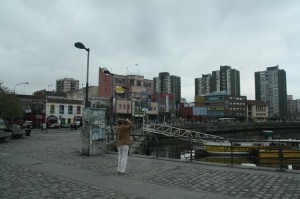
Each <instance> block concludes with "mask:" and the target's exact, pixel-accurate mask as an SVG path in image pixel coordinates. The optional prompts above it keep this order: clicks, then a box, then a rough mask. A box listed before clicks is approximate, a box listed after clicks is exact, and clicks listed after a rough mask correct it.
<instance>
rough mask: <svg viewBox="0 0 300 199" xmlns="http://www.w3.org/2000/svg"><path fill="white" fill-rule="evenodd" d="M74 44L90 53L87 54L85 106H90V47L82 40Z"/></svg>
mask: <svg viewBox="0 0 300 199" xmlns="http://www.w3.org/2000/svg"><path fill="white" fill-rule="evenodd" d="M74 46H75V47H76V48H79V49H85V50H86V51H87V52H88V54H87V72H86V86H85V108H88V107H89V99H88V96H89V60H90V49H89V48H86V47H85V46H84V45H83V43H81V42H76V43H75V44H74Z"/></svg>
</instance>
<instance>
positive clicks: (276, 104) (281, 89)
mask: <svg viewBox="0 0 300 199" xmlns="http://www.w3.org/2000/svg"><path fill="white" fill-rule="evenodd" d="M286 87H287V86H286V73H285V71H284V70H280V69H279V66H278V65H277V66H273V67H267V70H266V71H259V72H255V99H256V100H261V101H263V102H266V103H267V104H268V105H269V117H286V114H287V88H286Z"/></svg>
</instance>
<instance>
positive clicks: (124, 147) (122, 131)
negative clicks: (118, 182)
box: [117, 119, 133, 174]
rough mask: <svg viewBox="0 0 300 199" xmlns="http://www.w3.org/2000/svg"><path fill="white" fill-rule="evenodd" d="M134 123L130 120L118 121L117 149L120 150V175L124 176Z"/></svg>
mask: <svg viewBox="0 0 300 199" xmlns="http://www.w3.org/2000/svg"><path fill="white" fill-rule="evenodd" d="M132 126H133V124H132V122H131V121H130V120H128V119H126V120H123V119H118V121H117V136H118V137H117V148H118V173H119V174H124V173H125V170H126V165H127V158H128V151H129V144H130V131H131V129H132Z"/></svg>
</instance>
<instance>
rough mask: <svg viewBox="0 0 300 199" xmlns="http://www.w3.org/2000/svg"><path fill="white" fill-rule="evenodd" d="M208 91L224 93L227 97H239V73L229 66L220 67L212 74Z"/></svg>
mask: <svg viewBox="0 0 300 199" xmlns="http://www.w3.org/2000/svg"><path fill="white" fill-rule="evenodd" d="M210 91H211V92H214V91H225V92H226V93H227V95H232V96H240V92H241V91H240V72H239V71H238V70H236V69H231V67H230V66H220V70H217V71H213V72H212V77H211V82H210Z"/></svg>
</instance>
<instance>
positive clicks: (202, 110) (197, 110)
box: [193, 107, 207, 115]
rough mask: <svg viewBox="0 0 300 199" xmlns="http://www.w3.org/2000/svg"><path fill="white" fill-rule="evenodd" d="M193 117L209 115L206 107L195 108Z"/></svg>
mask: <svg viewBox="0 0 300 199" xmlns="http://www.w3.org/2000/svg"><path fill="white" fill-rule="evenodd" d="M193 115H207V109H206V107H193Z"/></svg>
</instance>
